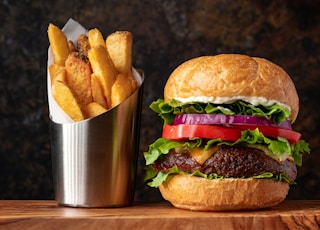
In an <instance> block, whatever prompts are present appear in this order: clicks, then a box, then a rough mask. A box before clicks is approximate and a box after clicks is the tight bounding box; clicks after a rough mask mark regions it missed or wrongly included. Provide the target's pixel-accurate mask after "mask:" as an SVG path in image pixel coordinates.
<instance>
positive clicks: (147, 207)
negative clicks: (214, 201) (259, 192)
mask: <svg viewBox="0 0 320 230" xmlns="http://www.w3.org/2000/svg"><path fill="white" fill-rule="evenodd" d="M0 229H34V230H38V229H49V230H50V229H71V230H73V229H86V230H91V229H148V230H151V229H228V230H229V229H259V230H262V229H279V230H281V229H320V201H318V200H313V201H312V200H310V201H302V200H301V201H293V200H292V201H289V200H288V201H285V202H283V203H282V204H280V205H278V206H276V207H273V208H269V209H264V210H257V211H243V212H239V211H237V212H236V211H233V212H196V211H189V210H182V209H177V208H174V207H172V206H171V205H170V204H168V203H165V202H163V203H155V204H135V205H133V206H131V207H125V208H71V207H63V206H59V205H58V204H57V203H56V202H55V201H29V200H24V201H22V200H20V201H17V200H2V201H0Z"/></svg>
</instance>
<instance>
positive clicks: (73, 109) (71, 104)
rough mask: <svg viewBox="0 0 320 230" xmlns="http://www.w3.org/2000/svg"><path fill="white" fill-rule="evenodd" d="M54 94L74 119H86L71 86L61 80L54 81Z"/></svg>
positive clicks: (60, 104) (64, 109)
mask: <svg viewBox="0 0 320 230" xmlns="http://www.w3.org/2000/svg"><path fill="white" fill-rule="evenodd" d="M52 96H53V98H54V99H55V101H56V102H57V103H58V105H59V106H60V107H61V108H62V110H63V111H64V112H65V113H66V114H68V115H69V116H70V117H71V119H73V120H74V121H81V120H83V119H85V117H84V115H83V113H82V111H81V108H80V106H79V104H78V103H77V100H76V98H75V97H74V95H73V94H72V92H71V90H70V88H69V87H68V86H67V85H66V84H65V83H63V82H61V81H53V84H52Z"/></svg>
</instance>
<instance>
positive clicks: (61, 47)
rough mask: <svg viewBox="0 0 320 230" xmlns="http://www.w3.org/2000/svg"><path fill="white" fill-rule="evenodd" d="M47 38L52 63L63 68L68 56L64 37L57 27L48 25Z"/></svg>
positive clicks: (66, 42)
mask: <svg viewBox="0 0 320 230" xmlns="http://www.w3.org/2000/svg"><path fill="white" fill-rule="evenodd" d="M48 37H49V42H50V45H51V49H52V54H53V58H54V63H55V64H58V65H62V66H63V65H64V63H65V60H66V59H67V57H68V55H69V45H68V40H67V37H66V35H65V34H64V33H63V32H62V31H61V30H60V29H59V28H58V27H57V26H55V25H53V24H51V23H50V24H49V27H48Z"/></svg>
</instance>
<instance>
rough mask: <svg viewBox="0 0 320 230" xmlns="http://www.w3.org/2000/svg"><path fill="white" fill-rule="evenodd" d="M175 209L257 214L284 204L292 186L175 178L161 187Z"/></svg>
mask: <svg viewBox="0 0 320 230" xmlns="http://www.w3.org/2000/svg"><path fill="white" fill-rule="evenodd" d="M159 189H160V192H161V194H162V196H163V198H164V199H166V200H168V201H169V202H170V203H171V204H172V205H173V206H175V207H177V208H182V209H189V210H195V211H226V210H253V209H262V208H266V207H271V206H274V205H277V204H279V203H281V202H282V201H283V200H284V199H285V197H286V195H287V193H288V191H289V184H287V183H284V182H276V181H273V180H267V179H214V180H208V179H204V178H201V177H196V176H187V175H173V176H170V177H169V178H168V179H167V180H166V181H165V182H163V183H162V184H161V185H160V186H159Z"/></svg>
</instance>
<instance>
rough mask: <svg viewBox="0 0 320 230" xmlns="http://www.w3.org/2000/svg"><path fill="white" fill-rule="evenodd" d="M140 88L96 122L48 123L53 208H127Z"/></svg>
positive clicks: (135, 151)
mask: <svg viewBox="0 0 320 230" xmlns="http://www.w3.org/2000/svg"><path fill="white" fill-rule="evenodd" d="M142 81H143V79H142ZM142 86H143V84H142V85H141V86H140V87H139V89H138V90H137V91H136V92H135V93H133V94H132V95H131V96H130V97H128V98H127V99H126V100H125V101H123V102H122V103H121V104H119V105H118V106H116V107H114V108H112V109H111V110H109V111H107V112H106V113H104V114H101V115H99V116H97V117H94V118H90V119H87V120H84V121H81V122H76V123H65V124H60V123H56V122H54V121H52V120H51V146H52V165H53V179H54V188H55V199H56V201H57V202H58V203H59V204H61V205H66V206H74V207H124V206H130V205H131V204H132V202H133V198H134V189H135V188H134V185H135V174H136V162H137V154H138V151H139V135H140V113H141V104H142V91H143V87H142Z"/></svg>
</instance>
